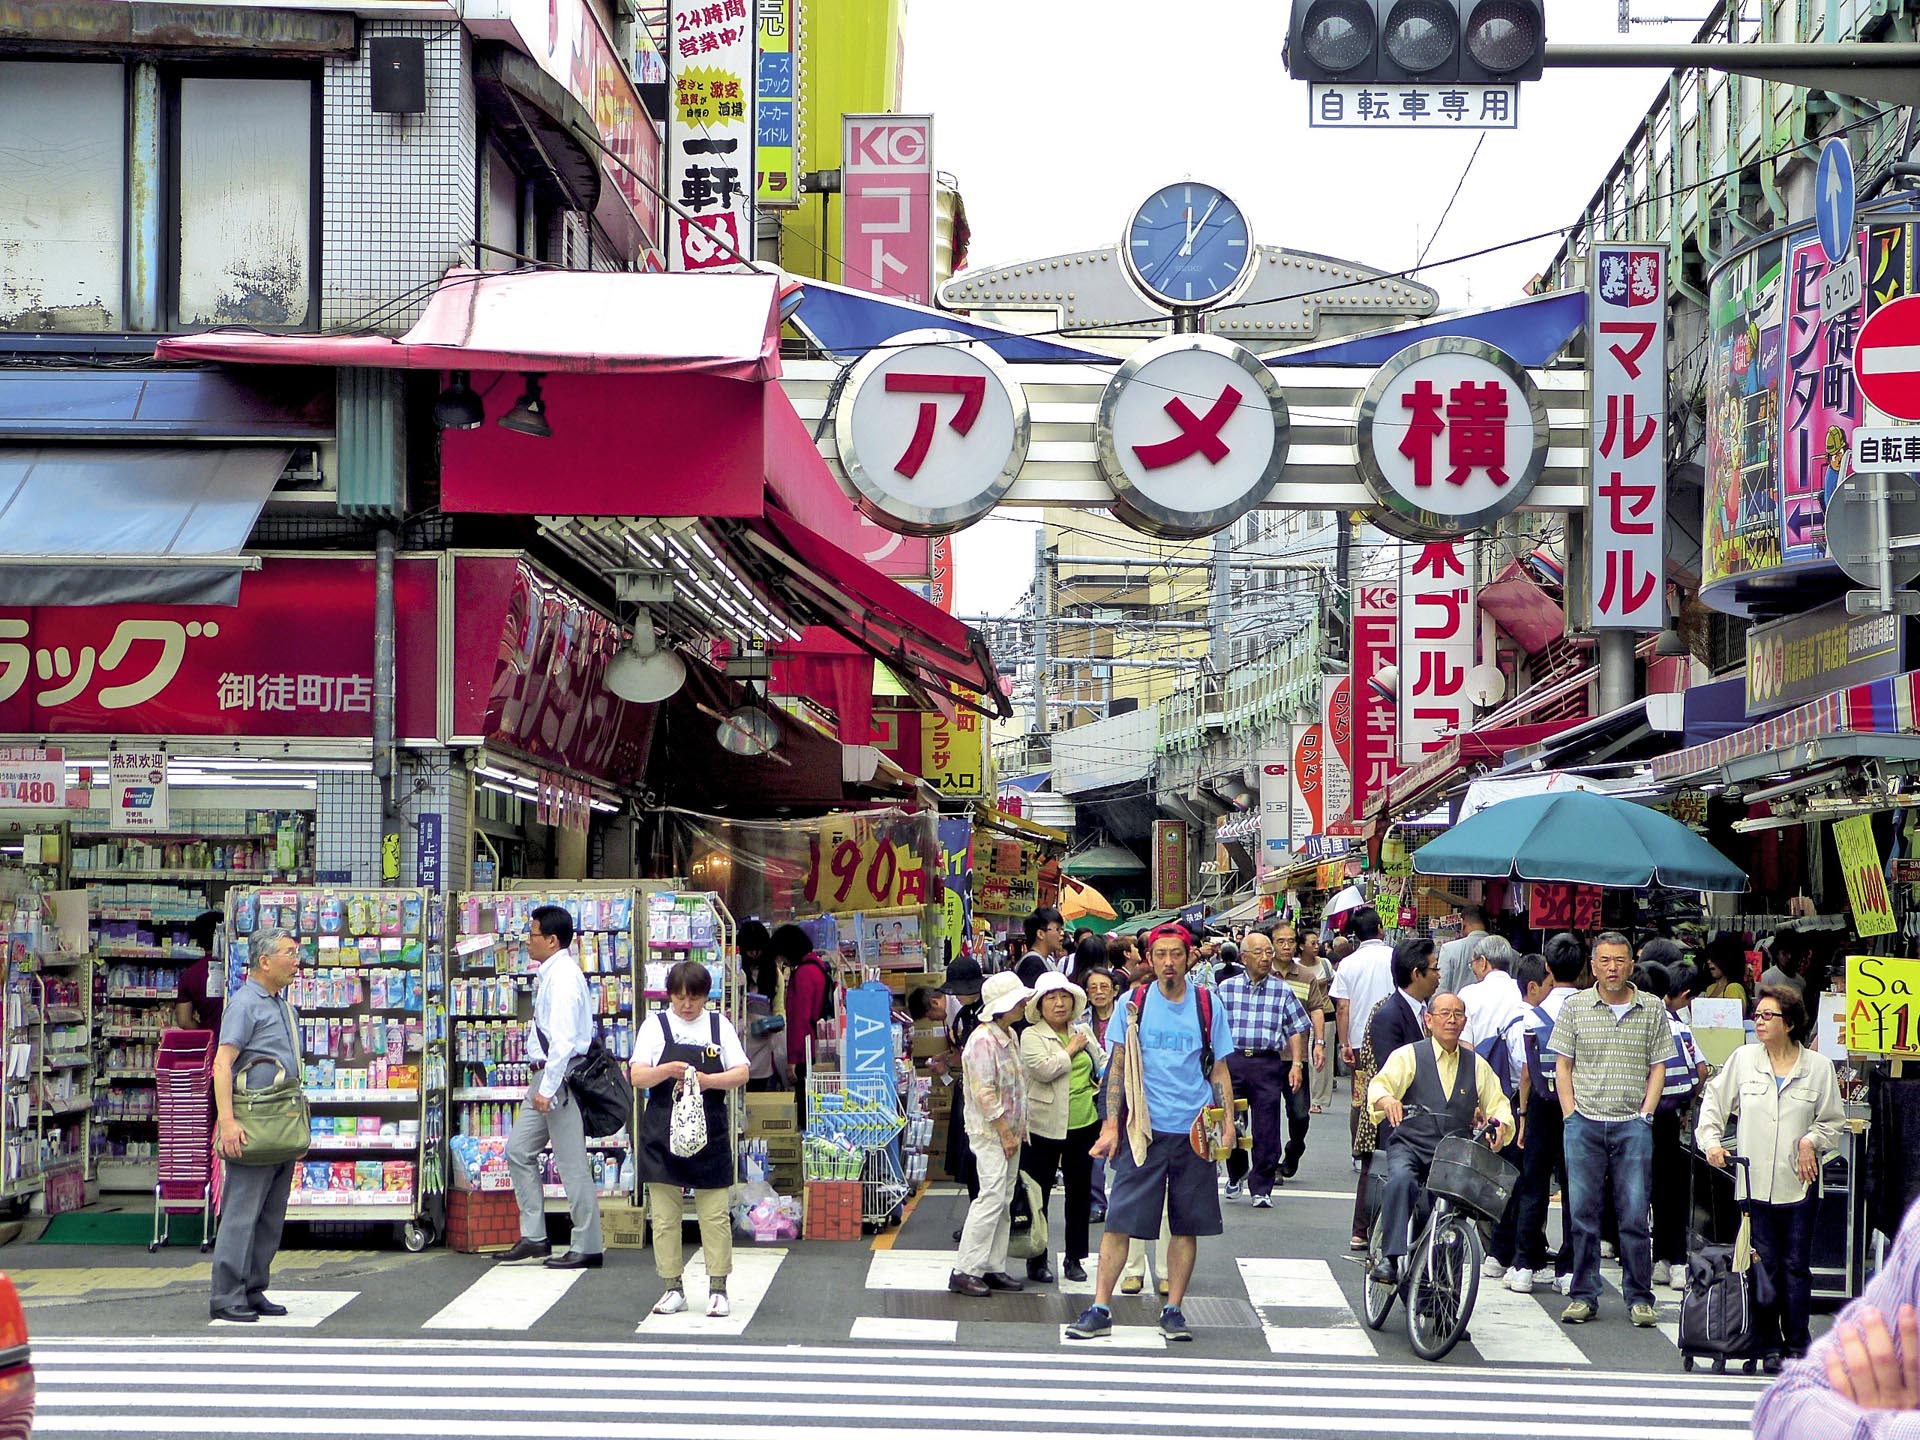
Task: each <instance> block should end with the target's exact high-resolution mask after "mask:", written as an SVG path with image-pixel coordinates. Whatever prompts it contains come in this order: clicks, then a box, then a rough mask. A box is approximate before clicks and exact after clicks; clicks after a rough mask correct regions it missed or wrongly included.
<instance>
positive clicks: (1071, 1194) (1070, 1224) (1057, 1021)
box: [1020, 973, 1101, 1285]
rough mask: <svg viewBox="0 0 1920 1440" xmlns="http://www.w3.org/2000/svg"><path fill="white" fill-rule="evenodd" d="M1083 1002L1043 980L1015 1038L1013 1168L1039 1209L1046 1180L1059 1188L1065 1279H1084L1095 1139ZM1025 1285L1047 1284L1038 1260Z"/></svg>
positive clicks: (1091, 1043) (1093, 1052) (1056, 978)
mask: <svg viewBox="0 0 1920 1440" xmlns="http://www.w3.org/2000/svg"><path fill="white" fill-rule="evenodd" d="M1086 1013H1087V996H1086V992H1085V991H1083V990H1082V989H1081V988H1080V987H1079V986H1078V985H1075V984H1074V983H1073V982H1072V981H1070V980H1068V979H1067V977H1066V976H1064V975H1056V974H1051V973H1049V974H1046V975H1042V976H1041V977H1040V980H1039V983H1038V984H1036V985H1035V986H1034V988H1033V999H1031V1000H1029V1001H1028V1002H1027V1028H1026V1030H1025V1031H1023V1032H1022V1033H1021V1036H1020V1063H1021V1064H1022V1065H1024V1066H1025V1067H1026V1071H1027V1130H1028V1136H1027V1144H1026V1147H1025V1148H1024V1150H1022V1152H1021V1156H1020V1168H1021V1169H1023V1170H1025V1171H1026V1172H1027V1174H1029V1175H1031V1176H1032V1177H1033V1178H1034V1180H1035V1181H1036V1182H1037V1183H1038V1184H1039V1186H1040V1203H1041V1204H1042V1205H1043V1206H1044V1205H1045V1204H1046V1203H1047V1202H1048V1200H1049V1199H1050V1198H1051V1197H1052V1195H1053V1177H1054V1174H1055V1173H1056V1172H1058V1173H1059V1174H1060V1175H1061V1177H1062V1178H1063V1180H1064V1181H1065V1184H1064V1187H1063V1188H1064V1189H1065V1191H1066V1224H1065V1226H1064V1227H1063V1230H1062V1246H1061V1248H1062V1249H1063V1250H1064V1251H1065V1255H1066V1260H1065V1264H1066V1277H1067V1279H1069V1280H1073V1281H1082V1280H1085V1279H1086V1278H1087V1272H1086V1267H1085V1265H1084V1263H1083V1262H1084V1261H1085V1260H1086V1258H1087V1227H1088V1224H1089V1222H1090V1217H1091V1212H1092V1209H1093V1155H1092V1150H1093V1142H1094V1141H1095V1140H1096V1139H1097V1138H1098V1137H1099V1134H1100V1121H1099V1118H1098V1116H1097V1114H1096V1112H1095V1109H1094V1093H1095V1090H1096V1087H1097V1086H1098V1085H1099V1081H1100V1071H1101V1064H1100V1054H1101V1050H1100V1044H1099V1042H1098V1041H1096V1040H1095V1039H1094V1038H1093V1030H1092V1028H1091V1027H1090V1026H1088V1025H1087V1024H1085V1023H1084V1021H1085V1018H1086ZM1027 1278H1028V1279H1029V1280H1033V1281H1037V1282H1038V1283H1040V1284H1042V1285H1044V1284H1047V1283H1049V1282H1051V1281H1052V1280H1053V1278H1054V1274H1053V1267H1052V1265H1050V1264H1049V1263H1048V1260H1047V1257H1046V1256H1044V1255H1040V1256H1036V1257H1035V1258H1033V1259H1032V1260H1029V1261H1028V1262H1027Z"/></svg>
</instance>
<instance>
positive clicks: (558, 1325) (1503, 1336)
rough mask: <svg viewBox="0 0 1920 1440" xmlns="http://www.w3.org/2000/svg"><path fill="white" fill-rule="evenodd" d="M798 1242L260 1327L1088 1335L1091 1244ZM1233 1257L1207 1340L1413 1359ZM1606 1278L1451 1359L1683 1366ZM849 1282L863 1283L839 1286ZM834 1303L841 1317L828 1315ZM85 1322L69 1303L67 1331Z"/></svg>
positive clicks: (1531, 1299)
mask: <svg viewBox="0 0 1920 1440" xmlns="http://www.w3.org/2000/svg"><path fill="white" fill-rule="evenodd" d="M795 1254H796V1252H790V1251H789V1250H787V1249H785V1248H781V1247H757V1246H741V1247H739V1248H738V1249H736V1251H735V1252H734V1260H733V1272H732V1274H731V1275H730V1277H729V1279H728V1284H727V1290H728V1299H729V1303H730V1310H729V1313H728V1314H727V1315H726V1316H723V1317H709V1316H708V1315H707V1313H706V1312H707V1301H708V1292H709V1285H708V1281H707V1275H706V1270H705V1266H704V1262H703V1260H702V1257H701V1255H700V1252H699V1251H698V1250H692V1251H690V1253H689V1254H688V1257H687V1270H686V1274H685V1276H684V1288H685V1290H686V1294H687V1300H688V1302H689V1303H688V1307H687V1309H686V1310H685V1311H683V1312H682V1313H680V1314H676V1315H654V1314H651V1313H649V1310H648V1307H649V1306H650V1305H651V1304H652V1302H653V1299H654V1298H655V1296H656V1295H657V1294H658V1289H659V1283H658V1281H657V1280H656V1279H655V1278H654V1276H653V1274H652V1273H651V1272H652V1265H651V1264H650V1263H649V1258H650V1257H643V1256H640V1255H632V1254H625V1253H616V1254H615V1255H614V1256H611V1257H610V1258H609V1262H608V1268H607V1269H605V1270H600V1271H591V1270H586V1271H583V1270H549V1269H546V1268H545V1267H542V1266H538V1265H533V1266H508V1265H502V1264H498V1263H487V1262H480V1261H470V1260H467V1259H465V1258H464V1257H457V1256H446V1257H441V1258H440V1260H439V1261H438V1262H437V1263H436V1262H427V1263H426V1264H425V1265H424V1266H423V1267H422V1268H421V1269H420V1270H418V1271H417V1272H413V1278H411V1279H409V1281H408V1282H407V1283H406V1284H404V1285H400V1286H395V1285H393V1284H391V1283H388V1282H386V1281H385V1280H373V1279H369V1280H368V1281H366V1282H365V1286H366V1288H364V1289H361V1290H354V1289H341V1288H328V1289H319V1288H314V1289H305V1288H299V1287H298V1286H297V1285H296V1284H291V1283H290V1284H287V1285H276V1286H275V1287H274V1289H273V1290H272V1292H271V1294H272V1297H273V1298H274V1299H276V1300H277V1301H279V1302H280V1303H282V1304H284V1305H286V1306H287V1308H288V1311H289V1313H288V1314H287V1315H286V1316H284V1317H278V1318H274V1319H269V1320H266V1321H264V1322H263V1327H262V1328H263V1329H274V1330H304V1331H310V1332H311V1331H319V1332H322V1333H327V1334H339V1333H347V1332H352V1333H356V1334H368V1333H373V1332H376V1331H378V1332H381V1333H389V1332H391V1333H408V1332H414V1331H417V1332H422V1333H423V1335H425V1336H434V1335H447V1336H451V1335H473V1336H477V1335H485V1334H493V1335H506V1334H514V1335H527V1334H533V1335H535V1336H543V1337H551V1336H558V1335H564V1334H570V1333H579V1331H580V1330H581V1329H582V1328H583V1327H585V1328H586V1329H588V1330H589V1331H590V1332H592V1333H599V1334H605V1335H608V1336H611V1337H624V1336H632V1337H634V1338H636V1339H640V1340H665V1341H671V1340H706V1341H717V1340H727V1339H735V1338H740V1337H751V1336H760V1337H762V1338H765V1337H767V1336H769V1335H774V1334H777V1333H779V1332H781V1331H783V1329H784V1327H786V1326H787V1325H789V1324H791V1323H792V1316H793V1315H794V1313H795V1311H796V1307H797V1309H798V1313H800V1314H802V1315H805V1316H809V1317H821V1318H820V1319H818V1320H812V1321H810V1324H811V1325H812V1326H813V1327H814V1328H807V1327H803V1328H802V1331H801V1333H802V1334H803V1335H805V1336H806V1337H807V1338H809V1339H823V1340H824V1339H834V1340H840V1339H844V1340H848V1341H854V1342H860V1341H884V1342H889V1343H897V1344H903V1345H913V1344H921V1345H927V1346H951V1345H955V1344H959V1343H962V1342H966V1343H971V1344H995V1343H1000V1344H1006V1345H1009V1346H1011V1347H1012V1348H1016V1349H1021V1350H1027V1349H1033V1348H1036V1347H1042V1346H1045V1345H1047V1344H1051V1343H1057V1344H1058V1345H1060V1346H1061V1347H1063V1348H1070V1349H1076V1350H1077V1349H1085V1348H1090V1347H1087V1346H1086V1345H1084V1344H1083V1343H1079V1342H1070V1341H1068V1340H1067V1338H1066V1337H1065V1334H1064V1330H1065V1325H1066V1322H1067V1321H1068V1320H1070V1319H1071V1318H1072V1317H1073V1316H1074V1314H1076V1313H1077V1312H1078V1310H1079V1309H1080V1308H1081V1307H1082V1306H1083V1305H1084V1304H1085V1303H1086V1302H1087V1301H1088V1300H1089V1299H1091V1297H1092V1295H1093V1292H1094V1278H1093V1273H1092V1272H1093V1271H1094V1270H1097V1267H1098V1260H1097V1257H1095V1258H1092V1259H1090V1261H1089V1273H1088V1277H1087V1278H1086V1279H1085V1280H1080V1281H1074V1280H1068V1279H1067V1278H1066V1276H1065V1274H1064V1270H1065V1266H1064V1263H1063V1260H1064V1257H1062V1256H1061V1255H1059V1254H1057V1253H1056V1254H1055V1255H1054V1256H1053V1265H1054V1268H1055V1270H1056V1272H1060V1273H1059V1274H1058V1278H1057V1279H1056V1280H1055V1281H1054V1282H1052V1283H1049V1284H1046V1285H1036V1286H1030V1287H1029V1288H1028V1289H1027V1291H1026V1292H1025V1293H1024V1294H1022V1295H1018V1296H1013V1297H1004V1296H1003V1297H997V1298H993V1299H989V1300H985V1301H977V1300H969V1299H965V1298H962V1297H956V1296H952V1295H950V1294H949V1293H948V1280H949V1277H950V1276H951V1274H952V1267H953V1260H954V1256H953V1252H952V1251H950V1250H915V1249H901V1248H895V1249H890V1250H871V1251H869V1250H858V1251H855V1252H853V1254H852V1255H849V1256H845V1257H843V1258H842V1257H836V1259H835V1261H834V1263H833V1265H832V1266H831V1268H823V1267H821V1266H820V1265H819V1263H818V1261H817V1259H810V1260H807V1261H803V1262H801V1263H799V1264H798V1266H797V1267H796V1268H793V1269H790V1268H789V1266H790V1265H791V1264H793V1262H794V1260H795ZM856 1257H857V1258H856ZM1233 1266H1234V1268H1233V1271H1232V1272H1230V1273H1232V1274H1233V1275H1234V1276H1235V1280H1236V1281H1237V1283H1235V1282H1234V1281H1226V1282H1223V1281H1222V1280H1221V1278H1220V1273H1219V1271H1217V1270H1215V1271H1213V1272H1211V1275H1212V1278H1211V1280H1210V1281H1208V1280H1204V1279H1203V1280H1202V1281H1200V1282H1197V1283H1196V1284H1195V1285H1194V1286H1193V1288H1192V1290H1191V1292H1190V1294H1189V1296H1188V1300H1187V1311H1188V1319H1189V1323H1190V1324H1192V1325H1193V1326H1194V1327H1195V1328H1196V1330H1197V1331H1198V1332H1199V1337H1200V1339H1201V1341H1202V1342H1205V1343H1208V1344H1211V1345H1213V1346H1214V1347H1215V1348H1216V1349H1217V1350H1220V1351H1223V1352H1225V1353H1229V1354H1246V1353H1248V1352H1249V1351H1251V1350H1253V1348H1254V1346H1255V1345H1258V1346H1261V1347H1263V1348H1264V1349H1265V1350H1266V1351H1267V1352H1268V1353H1270V1354H1271V1355H1273V1356H1275V1357H1280V1358H1286V1359H1294V1360H1314V1359H1321V1360H1327V1361H1334V1362H1349V1361H1355V1362H1376V1363H1396V1362H1404V1361H1406V1360H1408V1359H1410V1358H1411V1351H1410V1348H1409V1345H1408V1341H1407V1336H1406V1321H1405V1318H1404V1312H1403V1311H1402V1310H1401V1309H1400V1308H1399V1307H1398V1306H1396V1307H1395V1309H1394V1311H1393V1312H1392V1313H1391V1314H1390V1316H1389V1319H1388V1322H1387V1324H1386V1325H1385V1326H1384V1327H1383V1328H1382V1329H1381V1330H1379V1331H1377V1332H1376V1331H1373V1330H1370V1329H1368V1328H1367V1327H1366V1325H1365V1324H1364V1322H1363V1321H1362V1319H1361V1316H1360V1307H1361V1303H1362V1286H1361V1265H1360V1263H1359V1261H1358V1259H1357V1258H1349V1257H1345V1256H1343V1257H1341V1258H1339V1259H1336V1260H1325V1259H1309V1258H1299V1257H1281V1256H1258V1257H1252V1256H1243V1257H1240V1258H1238V1259H1237V1260H1235V1261H1234V1262H1233ZM1015 1268H1016V1270H1017V1269H1018V1267H1017V1266H1016V1267H1015ZM856 1276H857V1277H858V1278H857V1279H856V1278H855V1277H856ZM1602 1278H1603V1280H1604V1281H1605V1283H1606V1285H1607V1290H1606V1294H1605V1297H1604V1298H1603V1303H1602V1312H1603V1323H1602V1324H1601V1325H1598V1326H1589V1327H1580V1328H1573V1327H1568V1326H1565V1325H1563V1324H1561V1322H1560V1318H1559V1317H1560V1312H1561V1311H1562V1309H1564V1308H1565V1305H1566V1301H1565V1299H1564V1298H1563V1297H1562V1296H1561V1295H1559V1294H1558V1293H1557V1292H1555V1291H1553V1290H1551V1289H1550V1288H1547V1287H1546V1286H1544V1285H1543V1286H1542V1287H1541V1288H1540V1289H1538V1290H1536V1291H1535V1292H1534V1293H1533V1294H1530V1295H1521V1294H1515V1293H1514V1292H1512V1291H1510V1290H1508V1289H1506V1287H1505V1286H1504V1285H1503V1284H1502V1283H1501V1282H1500V1281H1498V1280H1495V1279H1482V1280H1481V1281H1480V1285H1479V1291H1478V1299H1477V1301H1476V1303H1475V1306H1474V1311H1473V1318H1472V1321H1471V1325H1470V1329H1469V1333H1468V1337H1467V1339H1466V1340H1465V1341H1464V1342H1463V1343H1462V1344H1461V1346H1460V1348H1459V1350H1458V1352H1457V1354H1458V1357H1459V1359H1458V1360H1457V1361H1456V1362H1455V1363H1464V1364H1467V1365H1482V1366H1485V1365H1551V1366H1560V1367H1566V1368H1576V1369H1577V1368H1591V1367H1595V1366H1597V1365H1609V1364H1611V1365H1618V1364H1624V1363H1642V1361H1643V1360H1644V1363H1645V1365H1646V1368H1647V1369H1648V1370H1649V1371H1654V1372H1664V1371H1669V1370H1677V1369H1678V1357H1677V1355H1676V1354H1675V1353H1674V1347H1675V1345H1676V1343H1677V1336H1678V1323H1677V1322H1678V1313H1679V1302H1678V1296H1677V1294H1676V1293H1675V1292H1673V1291H1671V1290H1668V1289H1665V1288H1664V1287H1663V1288H1661V1289H1660V1290H1658V1291H1657V1292H1656V1299H1657V1301H1658V1303H1659V1307H1660V1320H1661V1323H1660V1325H1659V1326H1658V1327H1657V1328H1656V1329H1654V1330H1651V1331H1630V1330H1628V1329H1627V1328H1626V1303H1625V1300H1624V1297H1623V1296H1621V1295H1620V1293H1619V1285H1620V1272H1619V1268H1618V1266H1617V1265H1609V1266H1606V1267H1603V1270H1602ZM1155 1279H1157V1276H1156V1275H1154V1274H1153V1273H1152V1272H1151V1271H1150V1272H1149V1275H1148V1277H1147V1282H1146V1288H1145V1293H1144V1294H1142V1295H1139V1296H1127V1295H1117V1296H1116V1297H1115V1314H1114V1332H1113V1338H1112V1339H1111V1341H1108V1342H1103V1347H1104V1348H1120V1349H1127V1348H1131V1349H1156V1350H1157V1349H1162V1348H1164V1347H1163V1339H1162V1337H1161V1335H1160V1333H1159V1331H1158V1329H1157V1327H1155V1326H1154V1325H1153V1324H1151V1323H1147V1322H1151V1320H1152V1318H1153V1316H1154V1314H1155V1304H1156V1302H1155V1300H1154V1296H1153V1282H1154V1280H1155ZM850 1281H851V1282H852V1286H853V1287H857V1288H851V1287H849V1283H848V1282H850ZM338 1283H339V1282H338V1281H335V1282H334V1284H335V1285H338ZM777 1296H784V1297H785V1299H784V1306H783V1308H782V1309H781V1311H780V1312H779V1313H778V1314H776V1315H775V1316H773V1317H771V1318H765V1319H763V1315H764V1312H765V1311H766V1310H767V1308H768V1306H769V1304H770V1303H771V1301H772V1300H773V1299H774V1298H775V1297H777ZM829 1306H830V1307H832V1308H831V1313H832V1314H833V1315H835V1316H837V1317H839V1318H836V1319H832V1320H826V1319H825V1318H824V1317H825V1315H826V1314H827V1313H829V1312H828V1310H827V1307H829ZM212 1323H213V1328H214V1330H216V1331H218V1330H219V1329H221V1328H222V1324H221V1322H212ZM85 1325H86V1322H85V1320H84V1319H81V1318H79V1317H76V1318H75V1321H74V1322H73V1324H72V1325H71V1327H70V1328H84V1327H85ZM1010 1332H1017V1333H1010ZM256 1333H258V1332H256ZM781 1338H784V1336H782V1337H781ZM1623 1347H1625V1348H1623Z"/></svg>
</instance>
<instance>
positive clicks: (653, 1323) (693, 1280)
mask: <svg viewBox="0 0 1920 1440" xmlns="http://www.w3.org/2000/svg"><path fill="white" fill-rule="evenodd" d="M786 1258H787V1252H786V1251H785V1250H746V1249H737V1250H735V1251H734V1252H733V1273H732V1274H731V1275H729V1276H728V1277H727V1302H728V1307H729V1308H728V1313H727V1314H726V1315H725V1316H724V1317H723V1318H720V1319H709V1318H708V1316H707V1294H708V1287H707V1262H706V1260H705V1258H704V1257H703V1256H701V1255H699V1254H698V1253H695V1254H693V1255H690V1256H688V1257H687V1269H686V1273H685V1274H684V1275H682V1276H681V1277H680V1278H681V1281H682V1282H683V1284H684V1285H685V1287H686V1293H687V1308H686V1309H685V1310H682V1311H681V1312H680V1313H679V1314H678V1315H653V1314H649V1315H648V1316H647V1318H646V1319H644V1320H642V1321H641V1322H640V1328H639V1330H638V1331H637V1332H636V1333H638V1334H641V1335H656V1336H670V1335H684V1336H699V1335H744V1334H746V1333H747V1326H748V1325H749V1324H751V1323H752V1322H753V1317H754V1315H755V1314H756V1313H757V1312H758V1311H759V1309H760V1302H761V1301H762V1300H765V1299H766V1298H767V1291H768V1290H770V1289H771V1288H772V1287H773V1277H774V1276H775V1275H776V1274H778V1273H779V1270H780V1262H781V1261H782V1260H785V1259H786Z"/></svg>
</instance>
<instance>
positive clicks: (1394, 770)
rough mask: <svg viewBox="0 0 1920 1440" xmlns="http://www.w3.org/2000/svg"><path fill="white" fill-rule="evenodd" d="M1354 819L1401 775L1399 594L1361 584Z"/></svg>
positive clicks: (1356, 628) (1356, 619)
mask: <svg viewBox="0 0 1920 1440" xmlns="http://www.w3.org/2000/svg"><path fill="white" fill-rule="evenodd" d="M1349 653H1350V654H1351V655H1352V657H1353V696H1352V699H1353V816H1354V818H1355V819H1356V820H1357V819H1359V818H1360V816H1361V815H1362V814H1363V813H1364V812H1365V811H1366V808H1367V799H1368V797H1369V796H1371V795H1372V794H1373V793H1374V792H1375V791H1376V790H1384V789H1385V788H1386V786H1387V782H1388V781H1389V780H1391V779H1392V778H1393V777H1394V776H1395V775H1396V774H1398V773H1399V771H1400V760H1399V753H1400V752H1399V748H1398V737H1397V733H1396V732H1397V720H1396V715H1395V712H1396V709H1397V703H1396V700H1395V690H1396V686H1397V684H1398V678H1397V676H1398V669H1399V664H1400V592H1399V587H1398V586H1397V585H1393V584H1385V585H1365V584H1363V585H1361V586H1360V587H1359V589H1358V591H1357V593H1356V594H1355V595H1354V604H1353V643H1352V646H1351V647H1350V650H1349Z"/></svg>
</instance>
